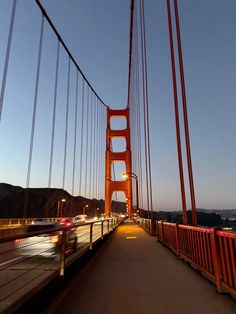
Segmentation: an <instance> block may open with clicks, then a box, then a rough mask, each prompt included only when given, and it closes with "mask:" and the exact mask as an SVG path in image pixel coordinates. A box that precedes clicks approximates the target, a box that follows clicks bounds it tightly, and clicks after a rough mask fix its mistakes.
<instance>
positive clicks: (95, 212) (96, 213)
mask: <svg viewBox="0 0 236 314" xmlns="http://www.w3.org/2000/svg"><path fill="white" fill-rule="evenodd" d="M98 212H99V208H98V207H97V208H95V210H94V217H98Z"/></svg>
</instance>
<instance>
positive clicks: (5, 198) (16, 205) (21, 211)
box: [0, 183, 125, 218]
mask: <svg viewBox="0 0 236 314" xmlns="http://www.w3.org/2000/svg"><path fill="white" fill-rule="evenodd" d="M0 195H1V197H0V218H22V217H56V216H57V211H58V205H59V207H60V208H59V210H60V212H61V211H62V212H63V213H62V214H63V216H67V217H72V216H75V215H78V214H82V213H83V208H84V206H85V205H88V207H87V208H86V214H87V215H88V216H91V217H92V216H94V214H95V213H97V214H99V215H100V214H101V213H103V212H104V200H97V199H92V200H91V199H87V198H84V197H82V196H76V197H74V196H72V195H70V194H69V193H68V192H66V191H64V190H62V189H48V188H29V189H24V188H22V187H14V186H12V185H10V184H5V183H0ZM63 198H64V199H66V201H65V202H63V203H62V202H59V203H58V201H59V200H61V199H63ZM97 208H99V210H97ZM112 209H113V210H116V211H118V212H125V203H123V202H115V201H113V202H112Z"/></svg>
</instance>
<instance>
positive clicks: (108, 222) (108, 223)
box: [107, 219, 110, 233]
mask: <svg viewBox="0 0 236 314" xmlns="http://www.w3.org/2000/svg"><path fill="white" fill-rule="evenodd" d="M109 227H110V220H109V219H108V220H107V233H109Z"/></svg>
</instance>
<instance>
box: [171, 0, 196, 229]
mask: <svg viewBox="0 0 236 314" xmlns="http://www.w3.org/2000/svg"><path fill="white" fill-rule="evenodd" d="M174 8H175V23H176V32H177V43H178V56H179V68H180V79H181V93H182V105H183V114H184V131H185V143H186V154H187V163H188V175H189V187H190V196H191V205H192V224H193V225H194V226H196V225H197V213H196V201H195V192H194V180H193V170H192V158H191V146H190V136H189V126H188V111H187V100H186V89H185V78H184V63H183V53H182V44H181V32H180V23H179V10H178V1H177V0H174Z"/></svg>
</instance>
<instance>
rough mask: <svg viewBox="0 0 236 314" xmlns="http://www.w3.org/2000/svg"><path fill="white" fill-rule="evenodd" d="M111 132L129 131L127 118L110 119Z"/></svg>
mask: <svg viewBox="0 0 236 314" xmlns="http://www.w3.org/2000/svg"><path fill="white" fill-rule="evenodd" d="M110 128H111V130H125V129H127V119H126V117H120V116H118V117H116V116H114V117H111V119H110Z"/></svg>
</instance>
